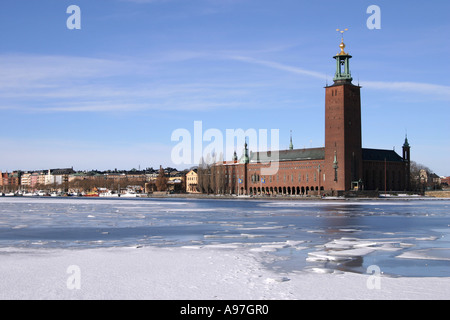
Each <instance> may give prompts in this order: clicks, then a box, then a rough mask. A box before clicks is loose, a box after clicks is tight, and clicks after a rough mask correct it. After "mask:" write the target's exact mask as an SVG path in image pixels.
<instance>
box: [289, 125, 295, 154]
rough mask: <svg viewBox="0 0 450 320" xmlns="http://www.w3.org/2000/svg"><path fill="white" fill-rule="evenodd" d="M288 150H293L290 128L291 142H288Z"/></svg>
mask: <svg viewBox="0 0 450 320" xmlns="http://www.w3.org/2000/svg"><path fill="white" fill-rule="evenodd" d="M289 150H294V145H293V144H292V130H291V142H290V143H289Z"/></svg>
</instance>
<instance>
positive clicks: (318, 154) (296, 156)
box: [250, 148, 325, 163]
mask: <svg viewBox="0 0 450 320" xmlns="http://www.w3.org/2000/svg"><path fill="white" fill-rule="evenodd" d="M275 157H277V155H276V152H270V151H269V152H250V163H257V162H269V161H277V160H278V161H296V160H323V159H325V148H309V149H294V150H279V151H278V158H275Z"/></svg>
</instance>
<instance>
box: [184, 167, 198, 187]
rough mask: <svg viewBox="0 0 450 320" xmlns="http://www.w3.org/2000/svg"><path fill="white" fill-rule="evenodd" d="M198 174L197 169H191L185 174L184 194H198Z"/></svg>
mask: <svg viewBox="0 0 450 320" xmlns="http://www.w3.org/2000/svg"><path fill="white" fill-rule="evenodd" d="M197 186H198V174H197V169H192V170H191V171H189V172H188V173H187V174H186V192H187V193H198V189H197Z"/></svg>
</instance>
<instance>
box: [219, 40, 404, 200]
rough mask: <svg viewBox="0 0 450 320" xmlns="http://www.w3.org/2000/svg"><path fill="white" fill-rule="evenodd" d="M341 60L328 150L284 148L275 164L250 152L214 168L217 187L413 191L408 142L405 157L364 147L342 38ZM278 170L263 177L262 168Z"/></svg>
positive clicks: (257, 191)
mask: <svg viewBox="0 0 450 320" xmlns="http://www.w3.org/2000/svg"><path fill="white" fill-rule="evenodd" d="M340 49H341V50H340V52H339V53H338V54H337V55H335V56H334V57H333V58H334V59H335V60H336V73H335V76H334V78H333V82H334V83H333V84H332V85H330V86H328V85H327V86H326V87H325V144H324V147H323V148H309V149H308V148H303V149H294V148H293V145H292V137H291V143H290V147H289V149H288V150H279V151H278V157H277V159H276V160H274V159H271V158H270V157H269V155H270V152H249V150H248V147H247V144H245V148H244V150H243V153H242V156H241V157H240V159H238V157H237V155H236V153H235V155H234V157H233V160H232V161H225V162H222V163H217V164H215V166H213V170H216V171H217V174H220V176H222V177H223V179H221V182H220V186H219V187H218V188H216V190H218V191H219V192H222V193H234V194H240V195H262V194H266V195H267V194H268V195H276V194H283V195H312V194H314V195H318V194H322V195H324V194H327V195H339V194H343V193H345V192H348V191H355V190H379V191H383V192H384V190H387V191H404V190H409V179H410V146H409V143H408V140H407V138H405V142H404V144H403V150H402V151H403V152H402V156H400V155H398V154H397V153H396V152H395V151H393V150H382V149H369V148H363V147H362V139H361V95H360V90H361V87H360V86H359V85H358V86H357V85H354V84H352V80H353V79H352V76H351V73H350V64H349V62H350V59H351V58H352V56H351V55H350V54H348V53H346V52H345V51H344V49H345V44H344V42H343V40H342V42H341V44H340ZM273 161H277V162H278V163H276V165H277V166H278V170H277V171H276V173H274V174H271V175H264V174H263V172H264V170H263V171H262V169H263V168H268V167H269V166H270V165H272V166H273Z"/></svg>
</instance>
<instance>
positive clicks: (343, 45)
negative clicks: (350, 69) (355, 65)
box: [336, 29, 348, 56]
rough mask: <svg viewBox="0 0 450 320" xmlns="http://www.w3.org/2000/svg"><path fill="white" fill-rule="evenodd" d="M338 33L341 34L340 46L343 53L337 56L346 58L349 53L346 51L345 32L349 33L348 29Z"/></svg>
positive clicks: (338, 30) (339, 30)
mask: <svg viewBox="0 0 450 320" xmlns="http://www.w3.org/2000/svg"><path fill="white" fill-rule="evenodd" d="M336 31H337V32H339V33H340V34H341V44H340V45H339V48H341V52H339V53H338V54H337V55H338V56H346V55H347V54H348V53H345V51H344V49H345V44H344V32H346V31H348V29H344V30H341V29H336Z"/></svg>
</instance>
